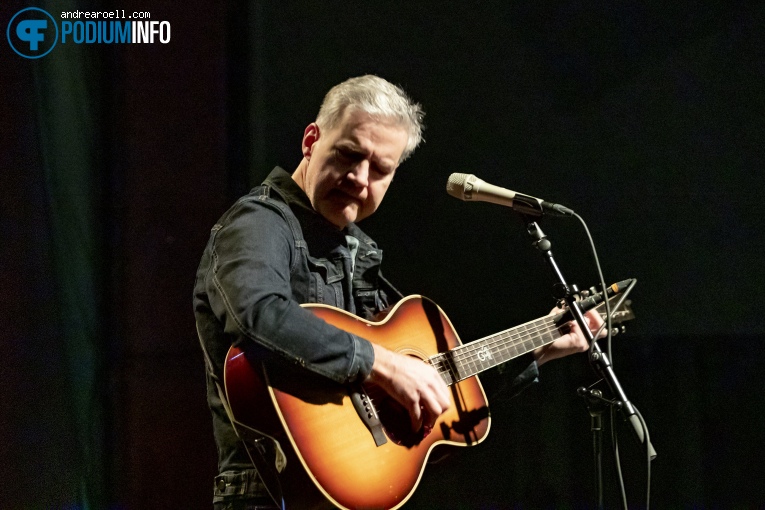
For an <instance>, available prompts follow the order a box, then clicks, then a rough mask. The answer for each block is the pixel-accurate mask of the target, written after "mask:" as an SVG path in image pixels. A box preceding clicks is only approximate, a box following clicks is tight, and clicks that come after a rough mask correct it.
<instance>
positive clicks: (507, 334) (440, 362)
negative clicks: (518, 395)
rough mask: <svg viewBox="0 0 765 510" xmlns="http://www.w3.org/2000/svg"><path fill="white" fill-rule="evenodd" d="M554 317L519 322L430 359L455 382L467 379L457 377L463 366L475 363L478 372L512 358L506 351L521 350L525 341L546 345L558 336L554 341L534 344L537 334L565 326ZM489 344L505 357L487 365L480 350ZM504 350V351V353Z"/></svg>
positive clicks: (538, 336) (493, 351)
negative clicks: (521, 329)
mask: <svg viewBox="0 0 765 510" xmlns="http://www.w3.org/2000/svg"><path fill="white" fill-rule="evenodd" d="M553 319H554V316H551V317H550V318H543V319H537V320H536V321H531V322H529V323H526V324H523V325H521V326H517V327H516V328H512V329H510V330H506V331H503V332H500V333H497V334H496V335H492V336H489V337H485V338H483V339H480V340H476V341H474V342H470V343H469V344H465V345H461V346H459V347H456V348H454V349H453V350H451V351H448V352H447V353H439V354H438V355H436V356H433V357H432V358H430V359H429V360H428V361H429V362H430V363H431V365H433V366H434V367H435V368H436V370H438V372H439V373H440V374H444V373H448V374H449V375H450V376H451V379H453V380H454V381H453V382H458V381H460V380H463V379H465V377H455V376H456V375H459V374H460V372H461V370H460V369H464V368H470V366H469V365H470V364H472V365H473V366H474V367H473V370H474V373H473V374H471V375H475V374H476V373H478V372H480V371H481V370H484V369H488V368H492V367H493V366H495V365H497V364H500V363H503V362H504V361H507V360H509V359H512V357H510V358H507V359H504V354H505V353H507V352H509V351H510V350H511V349H515V350H516V352H518V350H517V348H518V346H520V345H521V344H528V343H529V342H532V345H533V347H532V348H536V347H539V346H541V345H544V344H545V343H550V342H551V341H554V340H555V338H552V339H551V340H550V342H543V343H541V344H539V345H535V344H534V342H535V340H536V339H537V338H541V337H543V336H545V335H548V334H552V333H554V332H560V329H561V327H559V326H558V325H557V324H556V323H555V322H554V320H553ZM530 325H531V326H530ZM521 327H526V329H525V330H524V331H522V332H520V331H517V330H518V328H521ZM513 337H516V338H513ZM508 339H512V340H511V341H510V342H507V340H508ZM485 348H487V349H489V350H490V352H491V353H493V354H495V355H498V356H500V357H502V358H503V359H502V360H501V361H499V362H494V361H492V364H491V365H489V366H485V364H486V362H485V360H483V361H482V360H481V359H480V358H479V357H478V354H477V353H479V352H482V351H483V350H484V349H485ZM530 350H531V349H530V348H525V346H524V352H528V351H530ZM502 351H504V353H503V352H502ZM448 353H457V354H456V355H454V356H451V357H449V358H447V356H446V354H448ZM478 365H480V366H481V370H478V371H475V367H476V366H478ZM455 371H456V373H455ZM468 377H470V376H468Z"/></svg>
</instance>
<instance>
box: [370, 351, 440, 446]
mask: <svg viewBox="0 0 765 510" xmlns="http://www.w3.org/2000/svg"><path fill="white" fill-rule="evenodd" d="M372 346H373V347H374V350H375V362H374V365H373V366H372V373H371V374H370V375H369V380H370V381H371V382H374V383H375V384H377V385H379V386H380V387H381V388H383V389H384V390H385V391H386V392H387V393H388V394H389V395H390V396H391V397H393V398H394V399H395V400H396V401H397V402H398V403H399V404H401V405H402V406H404V408H405V409H406V410H407V411H408V412H409V416H410V417H411V419H412V430H413V431H418V430H420V427H423V428H424V429H425V434H426V435H427V434H428V433H430V431H431V430H432V429H433V426H434V425H435V423H436V420H437V419H438V417H439V416H441V414H442V413H443V412H444V411H446V410H447V409H448V408H449V405H450V400H449V388H448V387H447V386H446V383H445V382H444V380H443V379H442V378H441V376H440V375H438V372H436V370H435V369H434V368H433V367H431V366H430V365H428V364H426V363H424V362H423V361H421V360H419V359H416V358H413V357H411V356H403V355H401V354H396V353H395V352H392V351H389V350H388V349H386V348H384V347H381V346H379V345H376V344H372Z"/></svg>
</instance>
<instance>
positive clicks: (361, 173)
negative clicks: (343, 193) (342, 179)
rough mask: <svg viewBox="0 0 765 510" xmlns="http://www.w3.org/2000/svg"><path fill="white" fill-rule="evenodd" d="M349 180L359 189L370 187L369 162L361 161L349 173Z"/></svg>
mask: <svg viewBox="0 0 765 510" xmlns="http://www.w3.org/2000/svg"><path fill="white" fill-rule="evenodd" d="M348 180H349V181H351V182H352V183H354V184H355V185H356V186H359V187H366V186H368V185H369V161H366V160H364V161H359V162H358V163H357V164H356V166H354V167H353V169H352V170H351V171H350V172H348Z"/></svg>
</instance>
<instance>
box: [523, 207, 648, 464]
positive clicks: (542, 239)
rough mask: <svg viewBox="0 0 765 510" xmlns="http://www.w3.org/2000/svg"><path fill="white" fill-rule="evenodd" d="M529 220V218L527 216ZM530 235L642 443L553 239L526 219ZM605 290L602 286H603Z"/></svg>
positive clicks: (597, 368)
mask: <svg viewBox="0 0 765 510" xmlns="http://www.w3.org/2000/svg"><path fill="white" fill-rule="evenodd" d="M527 221H528V219H527ZM526 230H527V232H528V233H529V235H530V236H531V237H532V239H534V242H533V243H532V245H533V246H534V247H535V248H536V249H537V250H539V251H540V252H542V254H543V255H544V257H545V260H546V261H547V263H548V265H549V266H550V269H552V271H553V273H554V274H555V276H556V277H557V279H558V281H557V282H556V283H555V284H554V285H553V294H554V295H555V297H556V298H558V299H563V300H564V301H565V302H566V304H567V305H568V308H569V310H570V311H571V314H572V315H573V317H574V320H576V322H577V324H579V327H580V329H581V330H582V333H583V334H584V336H585V338H586V339H587V341H588V342H589V343H590V345H591V349H590V353H591V355H590V359H589V361H590V365H591V366H592V367H593V369H594V370H595V372H596V373H598V375H600V377H602V378H603V379H605V381H606V383H608V386H609V388H610V389H611V391H612V392H613V394H614V395H616V400H618V401H619V402H620V403H621V405H620V406H619V408H620V410H621V412H622V415H623V417H624V419H625V420H627V421H629V422H630V424H632V427H631V428H632V430H633V431H634V432H635V436H636V437H637V440H638V442H640V444H645V440H646V437H645V431H644V430H643V425H642V423H641V422H640V419H639V418H638V416H637V412H636V411H635V407H634V406H633V405H632V403H630V401H629V399H628V398H627V395H626V394H625V393H624V390H623V389H622V386H621V384H619V380H618V379H617V378H616V374H615V373H614V370H613V367H612V366H611V361H610V360H609V359H608V356H607V355H606V353H604V352H603V351H602V350H601V349H600V346H599V345H598V343H597V342H596V341H595V339H594V337H593V335H592V331H590V328H589V327H587V320H586V319H585V318H584V314H583V313H582V309H581V308H580V307H579V302H578V301H577V300H576V297H575V295H574V292H572V291H571V288H570V287H569V286H568V284H567V283H566V279H565V278H564V277H563V274H562V273H561V271H560V268H559V267H558V264H557V263H556V262H555V259H554V258H553V254H552V251H551V250H550V248H551V247H552V243H550V240H549V239H548V238H547V236H545V235H544V233H543V232H542V229H541V228H539V225H538V224H537V222H535V221H528V226H527V228H526ZM604 291H605V289H604ZM646 446H647V447H648V449H649V454H650V456H651V458H652V459H653V458H654V457H655V456H656V452H655V451H654V449H653V447H652V446H651V445H650V441H649V444H648V445H646Z"/></svg>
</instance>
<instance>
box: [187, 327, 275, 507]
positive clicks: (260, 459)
mask: <svg viewBox="0 0 765 510" xmlns="http://www.w3.org/2000/svg"><path fill="white" fill-rule="evenodd" d="M197 338H198V339H199V344H200V345H201V346H202V352H203V353H204V357H205V366H206V368H207V374H208V376H209V377H210V378H211V379H212V381H213V382H214V383H215V389H216V390H217V392H218V398H219V399H220V401H221V403H222V404H223V409H225V411H226V416H227V417H228V420H229V422H230V423H231V428H232V429H234V433H235V434H236V436H237V437H238V438H239V439H240V440H241V441H242V444H243V445H244V448H245V451H247V455H248V456H249V457H250V461H251V462H252V465H253V466H254V467H255V469H256V470H257V472H258V475H259V476H260V479H261V480H262V481H263V485H265V487H266V490H267V491H268V495H269V496H271V499H273V500H274V503H276V505H277V506H278V507H279V508H281V509H282V510H284V508H285V506H284V497H283V493H282V486H281V483H280V482H279V476H278V473H280V472H281V471H283V470H284V468H285V467H286V465H287V457H286V456H285V454H284V451H283V450H282V447H281V445H280V444H279V442H278V441H277V440H276V439H274V438H273V437H271V436H269V435H268V434H264V433H262V432H259V431H256V430H254V429H250V428H248V427H241V429H240V427H237V422H236V420H235V419H234V413H232V412H231V407H230V406H229V404H228V400H227V399H226V392H225V391H224V389H223V386H222V385H221V382H220V378H219V377H218V376H217V375H216V374H215V371H214V370H213V364H212V360H211V359H210V355H209V354H208V352H207V349H206V348H205V344H204V342H203V341H202V335H201V333H200V331H199V325H197ZM250 443H252V444H250ZM266 454H269V455H268V456H269V457H272V458H274V459H275V460H274V462H273V463H270V462H268V461H267V460H266Z"/></svg>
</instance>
